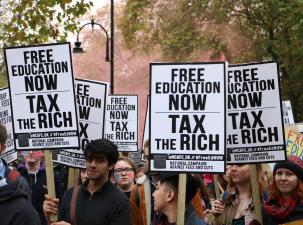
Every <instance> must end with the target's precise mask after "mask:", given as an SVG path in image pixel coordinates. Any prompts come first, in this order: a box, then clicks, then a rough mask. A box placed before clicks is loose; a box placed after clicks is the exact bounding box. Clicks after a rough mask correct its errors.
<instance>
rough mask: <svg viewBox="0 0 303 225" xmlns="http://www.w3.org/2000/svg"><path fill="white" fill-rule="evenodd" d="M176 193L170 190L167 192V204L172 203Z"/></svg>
mask: <svg viewBox="0 0 303 225" xmlns="http://www.w3.org/2000/svg"><path fill="white" fill-rule="evenodd" d="M176 196H177V193H176V192H175V191H174V190H173V189H171V190H169V191H168V192H167V202H172V201H174V200H175V199H176Z"/></svg>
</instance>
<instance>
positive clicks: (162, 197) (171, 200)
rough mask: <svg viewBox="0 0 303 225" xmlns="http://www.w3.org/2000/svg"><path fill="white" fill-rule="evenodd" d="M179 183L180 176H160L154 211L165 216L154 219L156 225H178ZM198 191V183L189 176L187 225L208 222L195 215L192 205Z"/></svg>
mask: <svg viewBox="0 0 303 225" xmlns="http://www.w3.org/2000/svg"><path fill="white" fill-rule="evenodd" d="M178 183H179V175H178V174H163V173H162V174H160V176H159V180H158V182H157V185H156V190H155V191H154V193H153V197H154V210H155V211H156V212H158V213H162V214H163V215H162V216H160V217H159V216H158V217H156V218H155V219H154V223H153V224H154V225H166V224H167V225H168V224H169V225H173V224H176V221H177V209H178ZM197 190H198V183H197V181H196V180H195V178H194V177H192V176H191V175H190V174H187V177H186V194H185V204H186V210H185V223H184V224H185V225H206V222H205V221H204V220H202V219H201V218H200V217H199V216H198V215H197V214H196V213H195V210H194V208H193V206H192V205H191V203H190V201H191V200H192V199H193V197H194V196H195V194H196V192H197Z"/></svg>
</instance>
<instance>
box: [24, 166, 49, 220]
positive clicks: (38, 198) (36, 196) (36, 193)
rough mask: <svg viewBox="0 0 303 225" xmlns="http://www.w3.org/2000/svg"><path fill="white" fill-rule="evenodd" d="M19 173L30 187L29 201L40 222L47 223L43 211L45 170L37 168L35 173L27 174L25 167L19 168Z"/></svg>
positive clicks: (45, 191)
mask: <svg viewBox="0 0 303 225" xmlns="http://www.w3.org/2000/svg"><path fill="white" fill-rule="evenodd" d="M19 172H20V174H21V175H22V176H23V177H24V178H25V179H26V181H27V182H28V184H29V187H30V188H31V192H32V194H31V201H32V204H33V206H34V208H35V209H36V210H37V212H38V214H39V217H40V220H41V224H42V225H47V222H46V218H45V216H44V213H43V201H44V195H45V194H47V189H46V172H45V170H42V169H41V170H39V171H38V172H37V173H36V174H29V173H28V171H27V169H26V168H25V167H24V168H19Z"/></svg>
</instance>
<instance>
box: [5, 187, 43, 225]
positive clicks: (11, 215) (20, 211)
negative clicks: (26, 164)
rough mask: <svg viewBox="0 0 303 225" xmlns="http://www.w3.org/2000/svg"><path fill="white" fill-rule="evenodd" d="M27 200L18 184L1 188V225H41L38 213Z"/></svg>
mask: <svg viewBox="0 0 303 225" xmlns="http://www.w3.org/2000/svg"><path fill="white" fill-rule="evenodd" d="M27 198H28V195H27V194H26V193H25V192H24V191H23V190H21V189H20V184H19V185H18V184H17V183H16V182H11V183H9V184H7V185H5V186H2V187H0V224H1V225H29V224H30V225H40V219H39V216H38V213H37V212H36V210H35V209H34V208H33V206H32V205H31V203H30V202H29V201H28V200H27Z"/></svg>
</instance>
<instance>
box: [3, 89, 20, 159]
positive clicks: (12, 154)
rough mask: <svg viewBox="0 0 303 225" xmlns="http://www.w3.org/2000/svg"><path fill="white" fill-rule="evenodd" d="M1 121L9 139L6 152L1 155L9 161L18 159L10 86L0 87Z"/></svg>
mask: <svg viewBox="0 0 303 225" xmlns="http://www.w3.org/2000/svg"><path fill="white" fill-rule="evenodd" d="M0 123H1V124H2V125H4V126H5V127H6V131H7V141H6V148H5V150H4V152H2V154H1V155H0V158H3V159H4V160H5V161H6V162H7V163H10V162H12V161H15V160H17V152H16V151H15V146H14V138H13V128H12V114H11V108H10V97H9V90H8V88H3V89H0Z"/></svg>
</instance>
